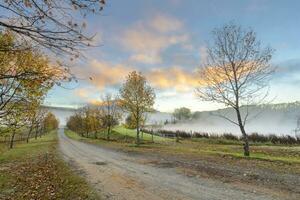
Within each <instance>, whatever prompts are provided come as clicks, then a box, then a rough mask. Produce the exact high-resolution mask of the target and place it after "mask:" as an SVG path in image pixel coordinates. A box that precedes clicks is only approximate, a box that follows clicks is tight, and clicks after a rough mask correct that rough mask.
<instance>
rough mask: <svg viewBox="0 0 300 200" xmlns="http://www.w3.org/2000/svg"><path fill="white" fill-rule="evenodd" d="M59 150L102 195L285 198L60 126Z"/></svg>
mask: <svg viewBox="0 0 300 200" xmlns="http://www.w3.org/2000/svg"><path fill="white" fill-rule="evenodd" d="M59 143H60V150H61V152H62V154H63V156H64V157H65V159H66V160H67V161H68V162H70V163H71V164H72V166H74V167H75V168H76V169H78V170H79V173H80V174H82V175H83V176H84V177H85V178H86V179H87V180H88V181H89V182H90V183H91V185H92V186H93V187H95V189H96V190H97V191H99V193H100V194H101V196H103V199H118V200H125V199H128V200H129V199H130V200H141V199H144V200H160V199H164V200H166V199H174V200H177V199H184V200H188V199H197V200H201V199H205V200H207V199H222V200H224V199H230V200H233V199H244V200H246V199H264V200H268V199H282V197H281V198H278V197H276V196H273V195H270V192H264V191H261V190H260V191H259V192H258V191H254V190H253V188H252V189H247V187H243V186H242V185H240V186H239V185H238V186H237V185H236V184H235V185H233V184H229V183H223V182H221V181H216V180H212V179H206V178H201V177H188V176H185V175H183V174H181V173H179V171H178V170H177V169H176V168H170V167H168V166H163V167H155V166H149V165H146V164H142V162H140V160H139V159H140V158H139V157H137V156H134V155H130V154H126V153H123V152H118V151H115V150H111V149H107V148H102V147H99V146H95V145H91V144H86V143H83V142H78V141H75V140H72V139H70V138H68V137H67V136H65V134H64V131H63V129H60V130H59Z"/></svg>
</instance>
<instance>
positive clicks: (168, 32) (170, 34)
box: [120, 15, 190, 64]
mask: <svg viewBox="0 0 300 200" xmlns="http://www.w3.org/2000/svg"><path fill="white" fill-rule="evenodd" d="M189 39H190V38H189V35H188V34H187V33H185V32H184V29H183V23H182V22H181V21H180V20H178V19H176V18H174V17H171V16H167V15H156V16H154V17H153V18H151V19H150V20H145V21H139V22H137V23H135V24H134V25H132V26H130V27H128V28H127V29H126V30H124V32H123V33H122V37H121V39H120V43H121V45H122V46H123V48H124V49H125V50H126V51H129V52H131V53H132V55H131V56H130V60H131V61H135V62H139V63H146V64H155V63H161V58H160V54H161V52H162V51H163V50H165V49H167V48H168V47H170V46H172V45H176V44H181V45H182V46H188V45H190V44H189Z"/></svg>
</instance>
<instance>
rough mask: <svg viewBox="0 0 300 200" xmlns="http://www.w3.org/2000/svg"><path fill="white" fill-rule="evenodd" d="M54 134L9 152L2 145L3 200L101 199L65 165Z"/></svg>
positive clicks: (0, 193) (0, 184) (0, 185)
mask: <svg viewBox="0 0 300 200" xmlns="http://www.w3.org/2000/svg"><path fill="white" fill-rule="evenodd" d="M57 142H58V140H57V133H56V131H53V132H51V133H48V134H46V135H45V136H43V137H42V138H38V139H37V140H34V139H32V141H30V143H29V144H26V143H20V142H19V143H17V144H16V146H15V148H14V149H12V150H8V149H7V147H6V146H5V145H4V144H1V145H0V199H24V200H26V199H99V197H98V196H97V195H96V194H95V193H94V192H93V191H92V189H90V186H89V185H88V184H87V183H86V182H85V181H84V179H83V178H81V177H79V176H78V175H76V172H74V171H72V170H70V168H69V166H67V165H66V164H65V162H64V161H63V160H62V158H61V157H60V155H59V154H58V149H57Z"/></svg>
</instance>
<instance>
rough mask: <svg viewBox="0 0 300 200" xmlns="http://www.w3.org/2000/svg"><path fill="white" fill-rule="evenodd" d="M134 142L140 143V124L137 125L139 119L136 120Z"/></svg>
mask: <svg viewBox="0 0 300 200" xmlns="http://www.w3.org/2000/svg"><path fill="white" fill-rule="evenodd" d="M136 121H137V123H136V144H137V145H140V125H139V120H136Z"/></svg>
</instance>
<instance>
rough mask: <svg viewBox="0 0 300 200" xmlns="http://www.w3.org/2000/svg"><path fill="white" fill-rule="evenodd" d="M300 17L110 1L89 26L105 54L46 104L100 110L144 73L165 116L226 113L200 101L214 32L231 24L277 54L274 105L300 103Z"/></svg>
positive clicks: (243, 7)
mask: <svg viewBox="0 0 300 200" xmlns="http://www.w3.org/2000/svg"><path fill="white" fill-rule="evenodd" d="M299 9H300V1H297V0H294V1H293V0H226V1H225V0H143V1H141V0H127V1H123V0H108V1H107V5H106V7H105V9H104V12H103V13H102V14H101V15H88V16H87V18H86V19H85V21H86V23H87V25H88V27H87V32H88V33H90V34H96V35H95V44H97V47H92V48H90V49H88V50H86V51H85V52H84V55H85V57H84V58H82V59H80V60H79V61H76V62H74V63H72V67H71V70H72V72H73V73H74V74H75V75H76V76H77V77H78V80H79V81H78V83H75V82H72V83H68V84H65V85H64V87H58V86H56V87H54V88H53V89H52V90H51V91H50V92H49V94H48V96H47V98H46V100H45V104H47V105H52V106H67V107H78V106H81V105H85V104H87V103H96V102H98V101H99V100H100V99H101V95H103V94H105V93H112V94H117V93H118V91H119V88H120V86H121V84H122V83H123V82H124V81H125V78H126V76H127V74H128V73H129V72H130V71H133V70H137V71H140V72H141V73H142V74H143V75H145V77H146V78H147V81H148V82H149V84H150V85H151V86H152V87H153V88H154V90H155V92H156V101H155V105H154V108H155V109H157V110H159V111H164V112H172V111H173V110H174V109H175V108H178V107H183V106H184V107H188V108H190V109H191V110H192V111H202V110H214V109H218V108H222V107H224V105H222V104H216V103H212V102H203V101H200V100H199V99H198V98H197V96H196V95H195V88H196V87H197V86H198V81H199V80H198V79H199V77H198V76H199V75H198V74H197V73H196V72H197V69H199V67H200V65H201V62H202V61H203V60H204V59H205V57H206V55H207V54H206V46H207V43H208V42H210V41H211V39H212V34H211V32H212V30H213V29H214V28H218V27H221V26H223V25H224V24H228V23H230V22H234V23H236V24H239V25H241V26H242V27H244V28H248V27H251V28H252V29H253V30H254V31H255V32H256V33H257V37H258V39H259V40H260V41H261V42H262V46H271V47H272V48H274V49H275V53H274V56H273V58H272V61H271V63H272V65H274V67H276V72H275V73H274V75H273V78H272V80H271V82H270V94H269V98H270V99H272V102H274V103H283V102H294V101H300V92H298V91H299V86H300V38H299V36H300V26H299V20H300V12H299ZM89 77H92V80H90V79H89Z"/></svg>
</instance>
